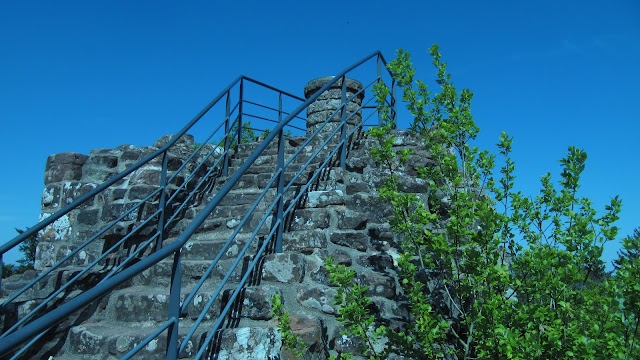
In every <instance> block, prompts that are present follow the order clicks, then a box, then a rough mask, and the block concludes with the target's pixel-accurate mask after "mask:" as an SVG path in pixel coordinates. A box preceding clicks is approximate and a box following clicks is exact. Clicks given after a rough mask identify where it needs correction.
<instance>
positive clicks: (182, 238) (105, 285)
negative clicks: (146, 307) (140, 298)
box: [0, 51, 394, 357]
mask: <svg viewBox="0 0 640 360" xmlns="http://www.w3.org/2000/svg"><path fill="white" fill-rule="evenodd" d="M374 57H375V58H377V59H378V62H379V63H380V62H382V63H383V64H386V61H385V60H384V58H383V56H382V54H381V53H380V52H379V51H377V52H374V53H372V54H370V55H369V56H367V57H365V58H363V59H362V60H360V61H359V62H357V63H355V64H354V65H352V66H350V67H348V68H347V69H345V70H343V71H342V72H341V73H340V74H339V75H337V76H336V77H335V78H334V79H332V80H330V81H328V82H327V84H325V85H324V86H323V87H322V88H320V89H319V90H318V91H317V92H316V93H315V94H313V95H312V96H310V97H309V99H307V100H306V101H304V103H303V104H301V105H300V106H298V107H297V108H296V109H295V110H294V111H292V112H291V113H290V114H289V115H287V116H286V118H284V119H283V120H282V121H280V122H279V123H278V125H276V126H275V128H274V129H272V130H271V131H270V132H269V133H268V134H267V135H266V136H265V138H264V140H263V141H262V142H261V143H260V144H259V145H258V146H257V147H256V149H255V150H254V151H253V152H252V153H251V154H250V155H249V156H248V157H247V159H246V160H245V162H244V163H243V164H242V165H240V166H239V168H238V169H237V170H236V171H235V172H234V173H233V175H232V176H231V177H230V178H229V179H228V180H227V181H226V182H225V183H224V184H223V185H222V186H221V188H220V189H219V190H218V191H217V193H216V194H215V195H214V196H213V197H212V198H211V200H210V201H209V202H208V203H207V205H206V206H205V207H204V209H202V210H201V211H200V212H199V213H198V214H197V215H196V217H195V218H194V219H193V220H192V222H191V223H190V224H189V225H188V226H187V227H186V228H185V229H184V230H183V232H182V233H180V234H179V235H178V237H177V239H175V241H173V242H171V243H170V244H167V245H165V246H164V247H162V248H159V249H158V250H156V251H155V252H154V253H152V254H150V255H147V256H145V257H144V258H142V259H140V260H139V261H138V262H137V263H135V264H132V265H130V266H129V267H127V268H125V269H122V270H121V271H120V272H118V273H115V274H113V275H112V276H111V277H110V278H106V279H104V280H103V281H101V282H100V283H99V284H98V285H96V286H94V287H93V288H91V289H88V290H86V291H84V292H83V293H81V294H79V295H78V296H76V297H75V298H73V299H71V300H69V301H68V302H66V303H64V304H62V305H61V306H59V307H58V308H56V309H54V310H52V311H50V312H48V313H46V314H44V315H42V316H41V317H40V318H38V319H35V320H33V321H32V322H31V323H28V324H25V326H24V327H23V328H21V329H19V330H18V331H16V332H15V333H13V334H9V335H8V336H6V337H5V338H3V339H2V341H1V342H0V353H6V352H7V351H10V350H11V349H13V348H15V347H16V346H17V345H19V344H20V343H22V342H24V341H26V340H27V339H29V338H31V337H32V336H34V335H36V334H39V333H41V332H42V330H43V329H48V328H49V327H51V326H53V325H55V324H56V323H57V322H59V321H61V320H62V319H64V318H65V317H67V316H68V315H70V314H71V313H73V312H74V311H76V310H77V309H79V308H82V307H83V306H85V305H87V304H88V303H90V302H92V301H94V300H95V299H98V298H100V297H101V296H104V295H105V294H107V293H108V292H110V291H112V290H113V289H114V288H115V287H117V286H118V285H120V284H122V283H123V282H125V281H127V280H129V279H131V278H132V277H134V276H136V275H137V274H139V273H141V272H142V271H144V270H146V269H148V268H149V267H151V266H153V265H155V264H157V263H158V262H160V261H162V260H164V259H166V258H168V257H169V256H171V255H174V256H175V257H174V272H173V274H172V289H171V290H172V297H173V295H174V290H175V288H176V287H177V288H178V289H179V285H180V273H179V266H177V268H176V264H178V265H179V264H180V249H181V248H182V247H183V246H184V245H185V243H186V242H187V241H188V240H189V239H190V238H191V236H192V235H193V234H194V233H195V232H196V230H197V229H198V228H199V227H200V226H201V225H202V224H203V223H204V221H205V220H206V218H207V217H208V216H209V215H210V214H211V213H212V212H213V210H214V209H215V208H216V207H217V206H218V205H219V204H220V202H221V201H222V199H223V198H224V197H225V196H226V195H227V194H228V193H229V192H230V191H231V189H232V188H233V187H234V186H235V185H236V183H237V182H238V180H239V179H240V177H241V176H242V175H244V173H245V172H246V171H247V170H248V169H249V167H250V166H252V165H253V163H254V162H255V161H256V159H257V158H258V156H260V155H261V154H262V153H263V152H264V150H265V149H266V148H267V146H269V144H270V143H271V142H272V141H273V140H274V139H275V138H276V136H279V137H280V139H281V137H282V134H283V133H282V132H283V129H284V128H285V126H287V125H288V123H289V122H290V121H291V120H293V119H294V118H296V117H298V116H299V114H300V113H301V112H302V111H303V110H305V109H306V108H307V107H308V106H309V104H311V103H313V102H314V101H315V100H316V99H317V98H318V97H319V96H320V95H321V94H322V93H323V92H325V91H326V90H327V89H329V88H330V87H331V86H333V85H334V84H335V83H336V82H337V81H339V80H340V79H343V80H344V79H345V75H346V74H347V73H348V72H350V71H352V70H353V69H355V68H356V67H358V66H360V65H362V64H363V63H365V62H366V61H369V60H371V59H372V58H374ZM243 79H247V80H249V81H252V82H255V83H257V84H259V85H264V86H265V87H267V88H271V87H270V86H268V85H266V84H263V83H260V82H257V81H253V80H252V79H249V78H246V77H239V78H238V79H236V80H235V81H234V82H233V83H232V84H231V85H229V86H228V87H227V88H226V89H225V90H224V91H223V92H222V93H220V95H218V96H217V97H216V98H215V99H214V101H212V102H211V103H210V104H209V105H207V107H205V109H204V110H203V111H201V112H200V113H199V114H198V115H197V116H196V117H195V118H194V119H193V120H192V121H191V122H190V123H189V124H187V126H185V127H184V128H183V130H181V131H180V132H179V133H178V134H177V135H175V136H174V137H173V138H172V139H171V141H169V142H168V143H167V144H165V145H164V146H162V147H161V148H160V149H158V150H156V151H155V152H154V153H152V154H150V155H148V156H146V157H145V158H143V159H142V160H140V161H139V162H138V163H136V164H134V165H133V166H131V167H130V168H129V169H127V170H126V171H125V172H123V173H121V174H120V175H117V176H115V177H114V178H111V179H110V180H109V181H107V182H105V183H104V184H102V185H100V186H99V187H97V188H96V189H94V191H92V192H90V193H88V194H85V195H83V196H82V197H80V198H78V199H77V200H76V201H74V202H72V204H70V205H68V206H67V207H65V208H64V209H62V210H59V211H58V212H56V213H55V214H54V215H52V216H51V217H50V218H48V219H45V221H42V222H40V223H39V224H38V225H37V226H35V227H32V228H30V229H29V233H26V232H25V233H23V234H21V236H18V237H16V238H14V239H13V240H12V241H11V242H10V243H9V244H5V245H3V246H2V247H0V254H2V253H3V252H5V251H6V250H8V249H10V248H12V247H14V246H16V245H17V244H19V243H20V241H22V240H24V239H27V238H28V237H29V236H30V235H33V234H35V233H36V232H37V231H39V230H41V229H43V228H45V227H46V226H47V225H49V224H51V223H53V222H54V221H55V220H56V219H58V218H60V217H61V216H62V215H64V214H65V213H66V212H68V211H70V210H71V209H73V208H75V207H77V206H78V205H79V204H81V203H82V202H84V201H86V200H87V199H89V198H90V197H91V196H93V195H95V194H97V193H98V192H100V191H102V190H104V189H106V188H107V187H108V186H109V185H112V184H114V183H115V182H117V181H118V180H121V179H123V178H124V177H125V176H126V175H128V174H130V173H132V172H133V171H135V170H136V169H138V168H140V167H142V166H143V165H144V164H146V163H148V162H149V161H151V160H152V159H154V158H156V157H157V156H159V155H161V154H166V151H167V150H168V149H169V147H170V146H172V145H173V144H175V143H176V142H177V140H178V139H179V138H180V137H181V136H182V135H184V134H186V132H187V131H188V129H189V128H191V127H192V126H193V124H195V122H197V120H199V119H200V118H201V117H202V116H203V115H204V114H205V113H206V112H207V111H208V110H209V109H211V107H213V105H215V103H217V102H218V101H220V100H221V99H222V98H223V97H224V95H225V94H228V93H229V90H230V89H231V88H232V87H233V86H234V85H235V84H237V83H238V82H240V81H242V80H243ZM377 79H378V80H380V76H378V78H377ZM345 82H346V81H343V88H344V83H345ZM279 92H280V94H281V96H282V95H290V94H287V93H285V92H282V91H279ZM343 93H344V89H343ZM292 97H293V96H292ZM298 99H299V98H298ZM343 100H345V99H344V94H343ZM280 101H281V100H280ZM391 101H392V102H393V101H394V100H391ZM345 104H346V102H344V101H343V110H342V111H343V113H344V105H345ZM241 106H242V105H241V103H240V107H241ZM240 113H242V111H240ZM329 118H331V117H329ZM343 120H344V117H343ZM226 124H227V125H225V128H227V126H228V123H226ZM238 124H240V126H239V130H238V131H241V128H242V126H241V124H242V123H241V120H240V122H238ZM344 124H346V123H345V122H344V121H343V125H342V130H341V131H342V133H343V134H345V130H344V129H345V128H344V126H345V125H344ZM337 130H338V129H336V130H335V131H334V132H333V134H335V133H336V131H337ZM352 133H353V132H352ZM238 135H239V134H238ZM238 139H240V137H238ZM280 143H282V142H280ZM325 144H326V142H325ZM338 146H339V147H342V148H343V149H344V146H346V143H345V139H344V138H343V139H342V140H341V142H340V143H339V145H338ZM339 147H336V149H335V150H334V151H333V152H332V156H333V155H335V153H336V152H337V151H338V150H337V149H338V148H339ZM279 153H280V150H279ZM329 159H330V158H326V159H325V161H324V162H323V166H326V164H327V163H328V161H329ZM185 163H186V162H185ZM289 163H290V162H289ZM289 163H287V165H288V164H289ZM308 164H309V162H307V163H306V164H305V167H306V166H308ZM282 165H283V164H282ZM282 165H280V166H282ZM283 169H284V167H281V168H280V170H278V171H277V172H276V176H274V177H273V178H272V181H275V179H276V178H280V179H282V174H283ZM303 170H304V168H303V169H301V170H300V172H302V171H303ZM296 176H297V175H296ZM315 177H317V173H316V174H315V175H314V178H315ZM292 181H293V180H292ZM165 186H166V185H165ZM279 186H282V184H280V185H279ZM287 188H288V187H287ZM307 188H308V186H307ZM267 189H268V187H267ZM280 189H282V187H280ZM282 196H283V193H281V194H278V196H277V197H276V199H275V200H274V202H273V204H275V202H276V201H279V202H282V201H283V198H282ZM290 209H291V206H289V207H288V208H287V211H289V210H290ZM63 210H65V211H66V212H65V211H63ZM46 220H48V221H46ZM263 223H264V222H261V224H263ZM274 224H276V225H278V227H279V228H281V227H282V218H280V219H278V220H277V221H275V222H274ZM239 228H240V227H239ZM259 229H260V227H258V228H257V229H256V231H254V234H253V237H255V235H256V233H257V230H259ZM275 229H276V227H275V226H274V227H272V229H271V233H270V234H273V232H274V231H275ZM248 243H249V241H248ZM254 260H255V259H254ZM245 275H246V274H245ZM245 277H246V276H245ZM177 293H178V295H179V291H177ZM172 302H173V303H175V300H170V308H171V307H172V305H171V303H172ZM174 307H175V306H174ZM178 308H180V306H179V299H178ZM170 312H171V310H170ZM170 319H173V320H175V321H176V324H175V325H174V326H172V332H175V335H173V334H172V338H174V341H175V338H176V336H177V324H178V317H175V314H174V316H173V317H170ZM173 320H172V321H173ZM165 325H166V323H165ZM160 332H162V331H160ZM158 334H159V333H158ZM171 346H172V345H170V347H171ZM175 350H177V347H174V349H168V353H167V356H168V357H170V356H169V355H170V354H172V353H173V352H174V351H175ZM175 355H177V354H175Z"/></svg>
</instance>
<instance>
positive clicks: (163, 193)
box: [156, 150, 169, 251]
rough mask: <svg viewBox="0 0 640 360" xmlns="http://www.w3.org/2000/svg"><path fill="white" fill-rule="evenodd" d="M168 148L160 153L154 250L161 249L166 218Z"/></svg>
mask: <svg viewBox="0 0 640 360" xmlns="http://www.w3.org/2000/svg"><path fill="white" fill-rule="evenodd" d="M168 152H169V151H168V150H167V151H165V152H164V153H162V172H161V173H160V188H161V189H162V191H160V201H159V202H158V207H159V210H160V214H159V215H158V217H159V218H158V230H157V231H158V239H157V240H156V251H158V250H160V249H162V241H163V240H164V222H165V218H166V216H165V215H166V212H165V210H166V208H167V204H166V202H167V200H166V199H167V195H166V193H167V163H168V161H169V156H168Z"/></svg>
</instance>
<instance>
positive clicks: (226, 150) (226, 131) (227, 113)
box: [222, 90, 231, 176]
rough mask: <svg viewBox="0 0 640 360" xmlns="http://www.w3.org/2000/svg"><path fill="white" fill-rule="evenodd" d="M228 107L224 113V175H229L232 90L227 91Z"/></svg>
mask: <svg viewBox="0 0 640 360" xmlns="http://www.w3.org/2000/svg"><path fill="white" fill-rule="evenodd" d="M225 103H226V105H225V107H226V109H225V113H224V135H223V136H224V161H223V163H222V176H227V175H229V146H230V144H229V143H230V142H231V140H230V139H229V121H230V118H231V111H230V108H231V90H229V91H228V92H227V99H226V101H225Z"/></svg>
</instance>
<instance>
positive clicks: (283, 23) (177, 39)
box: [0, 0, 640, 259]
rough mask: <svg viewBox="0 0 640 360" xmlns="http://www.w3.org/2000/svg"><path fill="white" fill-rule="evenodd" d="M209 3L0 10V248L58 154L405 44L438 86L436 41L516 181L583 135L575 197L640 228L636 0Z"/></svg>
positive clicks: (302, 80)
mask: <svg viewBox="0 0 640 360" xmlns="http://www.w3.org/2000/svg"><path fill="white" fill-rule="evenodd" d="M217 3H222V2H213V1H184V2H181V3H180V4H179V5H178V3H176V2H168V1H108V2H107V1H102V2H98V1H73V2H70V1H55V2H50V1H39V2H38V1H15V2H9V1H3V2H1V3H0V53H1V54H2V55H1V56H0V134H2V137H3V139H2V141H1V142H0V153H2V154H3V159H2V165H1V166H2V169H3V170H2V175H1V176H0V242H4V241H7V240H9V239H11V238H12V237H13V236H14V235H15V231H14V227H19V228H24V227H27V226H31V225H33V224H35V222H36V221H37V219H38V215H39V210H40V196H41V192H42V190H43V187H44V184H43V178H44V166H45V161H46V158H47V156H48V155H50V154H54V153H59V152H65V151H76V152H82V153H87V152H88V151H89V150H91V149H94V148H113V147H116V146H118V145H121V144H135V145H150V144H152V143H153V142H154V141H155V140H156V139H157V138H159V137H160V136H162V135H164V134H169V133H173V132H175V131H177V130H179V129H180V128H181V127H182V125H183V124H184V123H186V122H187V121H188V120H190V119H191V117H192V116H193V115H195V114H196V113H197V112H198V111H199V110H200V109H201V108H202V107H203V106H204V105H205V104H206V103H207V102H208V101H209V100H210V99H211V98H213V97H214V96H215V95H217V93H218V92H219V91H220V90H222V89H223V88H224V87H225V86H226V85H228V84H229V83H230V82H231V81H232V80H233V79H235V78H236V77H237V76H239V75H241V74H244V75H247V76H251V77H253V78H256V79H258V80H261V81H264V82H266V83H269V84H272V85H274V86H277V87H280V88H282V89H285V90H288V91H291V92H293V93H295V94H300V95H302V89H303V87H304V85H305V84H306V82H307V81H308V80H310V79H312V78H316V77H319V76H325V75H327V74H333V73H336V72H338V71H340V70H342V69H343V68H345V67H347V66H349V65H350V64H352V63H353V62H355V61H357V60H359V59H360V58H362V57H364V56H365V55H367V54H369V53H371V52H372V51H374V50H377V49H380V50H382V51H383V53H384V54H385V56H386V57H387V59H389V60H390V59H392V58H393V56H394V53H395V50H396V49H398V48H404V49H405V50H407V51H408V52H410V53H411V54H412V58H413V62H414V64H415V65H416V67H417V68H418V77H420V78H423V79H426V80H431V79H433V78H434V75H435V73H434V71H433V69H432V66H431V59H430V58H429V56H428V54H427V49H428V48H429V46H430V45H431V44H433V43H437V44H439V45H440V47H441V52H442V53H443V55H444V59H445V61H447V62H448V63H449V70H450V72H451V73H452V74H453V80H454V82H455V83H456V85H457V86H458V87H468V88H470V89H471V90H472V91H473V92H474V93H475V97H474V102H473V109H474V115H475V120H476V122H477V123H478V125H479V126H480V128H481V135H480V138H479V140H478V143H477V144H478V145H479V146H481V147H491V146H493V144H495V142H496V141H497V138H498V135H499V133H500V131H502V130H505V131H507V132H508V133H509V134H511V135H512V136H513V137H514V138H515V145H514V153H513V156H514V159H515V161H516V165H517V167H518V177H519V178H518V182H519V186H520V188H521V189H522V190H524V191H525V192H528V193H535V192H536V191H537V189H538V179H539V178H540V177H541V176H542V175H543V174H544V173H545V172H546V171H552V172H553V173H554V174H555V175H556V176H555V179H557V178H558V177H557V174H558V171H559V165H558V160H559V159H560V158H561V157H562V156H564V154H565V153H566V151H567V148H568V146H569V145H575V146H577V147H580V148H583V149H585V150H586V151H587V153H588V154H589V160H588V163H587V170H586V172H585V174H584V176H585V178H584V181H583V190H584V192H583V194H586V195H588V196H590V197H591V198H592V199H593V200H594V202H595V204H596V206H598V208H602V207H603V206H604V204H605V203H606V202H608V200H609V198H610V197H611V196H613V195H620V196H621V197H622V200H623V213H622V218H621V220H620V222H619V226H620V227H621V235H626V234H630V233H631V232H632V230H633V229H634V228H635V227H638V226H640V216H638V215H639V214H640V191H638V189H637V185H636V183H637V180H636V179H637V177H638V175H639V174H638V170H637V169H638V161H637V158H638V155H640V151H639V150H638V148H637V145H636V141H637V137H638V132H639V130H640V125H639V121H638V120H640V119H639V118H638V109H637V104H638V103H640V100H639V99H640V87H639V86H638V83H639V82H640V67H639V66H638V64H640V3H639V2H637V1H635V0H630V1H615V0H613V1H608V2H606V3H605V2H603V1H535V2H517V1H500V2H492V3H491V4H492V5H487V4H488V3H489V2H479V1H440V2H427V1H393V2H391V1H377V0H376V1H362V2H356V1H322V2H309V1H236V2H231V1H228V2H226V4H217ZM232 3H233V4H232ZM428 3H431V4H428ZM405 121H406V119H405ZM617 249H618V247H617V245H616V244H612V245H611V246H609V247H608V248H607V250H606V254H605V255H606V257H607V258H608V259H610V258H611V257H612V256H613V255H614V254H615V252H616V250H617Z"/></svg>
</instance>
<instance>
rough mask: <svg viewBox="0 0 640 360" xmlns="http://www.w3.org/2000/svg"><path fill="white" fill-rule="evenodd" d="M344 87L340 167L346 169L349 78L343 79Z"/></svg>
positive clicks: (342, 93)
mask: <svg viewBox="0 0 640 360" xmlns="http://www.w3.org/2000/svg"><path fill="white" fill-rule="evenodd" d="M341 80H342V86H341V89H340V106H341V107H342V110H341V111H340V127H341V128H340V141H341V142H342V146H341V147H340V167H341V168H343V169H344V168H345V167H346V166H347V77H346V76H343V77H342V79H341Z"/></svg>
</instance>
